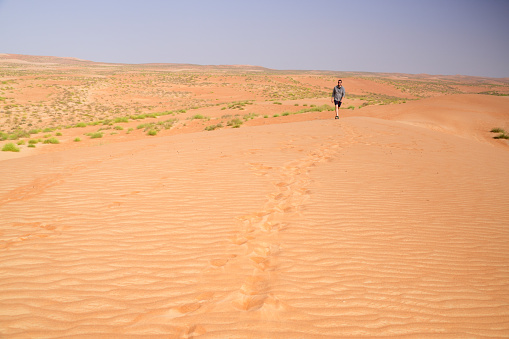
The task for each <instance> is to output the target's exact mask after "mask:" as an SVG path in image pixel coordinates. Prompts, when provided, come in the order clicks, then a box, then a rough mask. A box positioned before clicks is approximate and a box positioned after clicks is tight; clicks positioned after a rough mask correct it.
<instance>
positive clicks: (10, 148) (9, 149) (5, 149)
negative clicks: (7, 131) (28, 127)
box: [2, 142, 19, 152]
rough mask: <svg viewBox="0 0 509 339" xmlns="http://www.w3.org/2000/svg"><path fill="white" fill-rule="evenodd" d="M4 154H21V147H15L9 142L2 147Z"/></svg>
mask: <svg viewBox="0 0 509 339" xmlns="http://www.w3.org/2000/svg"><path fill="white" fill-rule="evenodd" d="M2 151H3V152H19V147H17V146H16V145H14V143H12V142H9V143H7V144H5V145H4V147H2Z"/></svg>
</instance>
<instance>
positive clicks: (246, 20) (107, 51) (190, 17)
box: [0, 0, 509, 77]
mask: <svg viewBox="0 0 509 339" xmlns="http://www.w3.org/2000/svg"><path fill="white" fill-rule="evenodd" d="M0 53H16V54H30V55H50V56H64V57H76V58H81V59H87V60H92V61H101V62H119V63H149V62H167V63H195V64H202V65H208V64H214V65H217V64H250V65H258V66H264V67H269V68H276V69H306V70H311V69H313V70H333V71H367V72H401V73H428V74H463V75H478V76H491V77H509V0H293V1H290V0H270V1H269V0H250V1H244V0H193V1H188V0H180V1H173V0H166V1H164V0H0Z"/></svg>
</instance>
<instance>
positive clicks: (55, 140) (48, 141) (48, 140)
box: [42, 138, 60, 144]
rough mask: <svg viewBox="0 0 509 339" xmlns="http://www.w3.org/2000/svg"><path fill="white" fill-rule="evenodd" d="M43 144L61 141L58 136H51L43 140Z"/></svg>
mask: <svg viewBox="0 0 509 339" xmlns="http://www.w3.org/2000/svg"><path fill="white" fill-rule="evenodd" d="M42 143H43V144H59V143H60V141H59V140H58V139H57V138H49V139H46V140H44V141H43V142H42Z"/></svg>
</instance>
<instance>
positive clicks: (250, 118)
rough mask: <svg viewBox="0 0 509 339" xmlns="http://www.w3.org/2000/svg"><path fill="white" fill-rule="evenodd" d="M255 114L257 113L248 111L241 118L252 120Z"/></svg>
mask: <svg viewBox="0 0 509 339" xmlns="http://www.w3.org/2000/svg"><path fill="white" fill-rule="evenodd" d="M257 116H258V114H256V113H249V114H245V115H244V116H243V117H242V118H243V119H244V120H245V121H248V120H252V119H254V118H256V117H257Z"/></svg>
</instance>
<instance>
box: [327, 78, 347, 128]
mask: <svg viewBox="0 0 509 339" xmlns="http://www.w3.org/2000/svg"><path fill="white" fill-rule="evenodd" d="M345 95H346V92H345V88H344V87H343V81H342V80H341V79H339V80H338V85H337V86H334V89H333V90H332V98H331V99H330V101H331V102H333V103H334V105H335V106H336V118H335V119H339V108H340V107H341V103H342V102H343V99H344V98H345Z"/></svg>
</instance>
